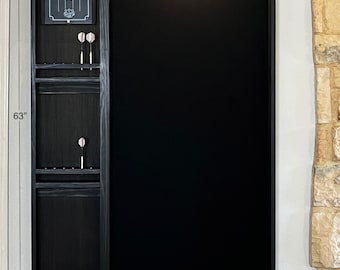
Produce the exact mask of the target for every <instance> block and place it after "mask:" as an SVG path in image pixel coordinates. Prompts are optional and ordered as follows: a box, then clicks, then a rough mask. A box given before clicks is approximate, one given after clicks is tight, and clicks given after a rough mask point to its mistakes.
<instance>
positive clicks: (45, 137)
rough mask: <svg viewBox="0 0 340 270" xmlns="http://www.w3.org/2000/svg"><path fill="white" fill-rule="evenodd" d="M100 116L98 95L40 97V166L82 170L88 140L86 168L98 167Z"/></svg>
mask: <svg viewBox="0 0 340 270" xmlns="http://www.w3.org/2000/svg"><path fill="white" fill-rule="evenodd" d="M65 88H66V87H65ZM99 113H100V112H99V95H98V94H63V95H61V94H59V95H38V96H37V167H38V168H45V167H46V168H53V167H57V168H62V167H66V168H70V167H75V168H79V167H80V155H81V148H80V147H79V145H78V139H79V138H80V137H85V138H86V146H85V157H84V167H85V168H89V167H93V168H98V167H99V162H100V160H99V152H100V151H99V144H100V138H99V137H100V136H99V115H100V114H99Z"/></svg>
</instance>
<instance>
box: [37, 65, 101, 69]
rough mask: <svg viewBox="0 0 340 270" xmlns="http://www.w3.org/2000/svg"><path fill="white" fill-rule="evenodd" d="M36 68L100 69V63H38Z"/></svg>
mask: <svg viewBox="0 0 340 270" xmlns="http://www.w3.org/2000/svg"><path fill="white" fill-rule="evenodd" d="M35 68H36V69H81V68H83V69H90V68H92V69H100V64H92V65H90V64H83V65H81V64H37V65H35Z"/></svg>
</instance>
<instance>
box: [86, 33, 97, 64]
mask: <svg viewBox="0 0 340 270" xmlns="http://www.w3.org/2000/svg"><path fill="white" fill-rule="evenodd" d="M95 39H96V35H95V34H94V33H92V32H89V33H87V34H86V40H87V42H88V43H90V52H89V57H90V65H91V64H93V52H92V43H93V42H94V41H95ZM90 70H92V68H90Z"/></svg>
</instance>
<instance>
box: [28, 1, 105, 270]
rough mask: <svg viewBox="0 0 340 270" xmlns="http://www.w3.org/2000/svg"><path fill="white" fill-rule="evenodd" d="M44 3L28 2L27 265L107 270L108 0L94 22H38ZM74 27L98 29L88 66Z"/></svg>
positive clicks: (42, 269) (98, 8)
mask: <svg viewBox="0 0 340 270" xmlns="http://www.w3.org/2000/svg"><path fill="white" fill-rule="evenodd" d="M42 1H43V0H33V1H32V250H33V254H32V256H33V258H32V259H33V260H32V261H33V263H32V267H33V270H47V269H50V270H54V269H66V270H67V269H72V270H84V269H85V270H86V269H99V270H108V269H109V228H110V227H109V189H108V187H109V180H110V179H109V150H108V149H107V148H108V147H109V104H110V103H109V82H108V80H109V76H108V74H109V65H108V61H109V46H108V45H109V40H108V38H109V35H108V20H109V16H108V3H109V2H108V0H97V1H95V2H96V3H97V6H96V8H95V10H96V13H97V14H96V16H95V17H96V18H97V19H96V21H95V23H94V24H86V25H76V24H70V25H44V24H42V19H43V18H42V15H43V13H42V5H41V3H42ZM99 15H100V16H99ZM80 31H83V32H85V33H88V32H90V31H92V32H94V33H95V35H96V40H95V42H94V43H93V49H94V51H93V53H94V63H93V64H91V65H90V64H89V44H88V43H87V42H85V44H84V45H85V46H84V49H85V55H84V56H85V64H83V65H80V64H79V53H80V43H79V41H78V40H77V34H78V32H80ZM81 136H83V137H85V138H86V146H85V152H84V154H85V156H84V161H85V162H84V163H85V164H84V167H85V168H84V169H80V168H79V167H80V154H81V150H80V147H79V146H78V144H77V142H78V139H79V137H81ZM80 236H81V237H80Z"/></svg>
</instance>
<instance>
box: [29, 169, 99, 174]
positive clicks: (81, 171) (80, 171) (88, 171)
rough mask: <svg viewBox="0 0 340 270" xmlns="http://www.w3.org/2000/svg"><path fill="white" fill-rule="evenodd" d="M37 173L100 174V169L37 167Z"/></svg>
mask: <svg viewBox="0 0 340 270" xmlns="http://www.w3.org/2000/svg"><path fill="white" fill-rule="evenodd" d="M35 173H36V174H55V175H56V174H79V175H83V174H100V169H36V170H35Z"/></svg>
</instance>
